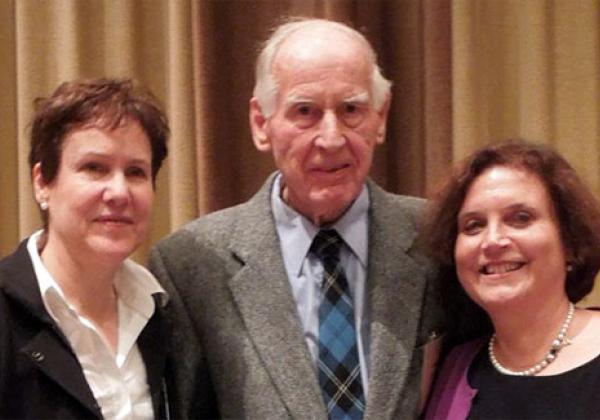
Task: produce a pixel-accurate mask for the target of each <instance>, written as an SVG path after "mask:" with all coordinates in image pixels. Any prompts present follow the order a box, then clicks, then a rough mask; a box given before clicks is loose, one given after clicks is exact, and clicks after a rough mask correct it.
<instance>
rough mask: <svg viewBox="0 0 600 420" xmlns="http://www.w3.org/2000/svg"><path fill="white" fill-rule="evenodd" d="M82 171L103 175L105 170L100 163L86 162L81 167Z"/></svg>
mask: <svg viewBox="0 0 600 420" xmlns="http://www.w3.org/2000/svg"><path fill="white" fill-rule="evenodd" d="M82 169H83V170H84V171H86V172H92V173H103V172H105V170H106V168H105V167H104V165H102V164H100V163H96V162H88V163H86V164H84V165H83V167H82Z"/></svg>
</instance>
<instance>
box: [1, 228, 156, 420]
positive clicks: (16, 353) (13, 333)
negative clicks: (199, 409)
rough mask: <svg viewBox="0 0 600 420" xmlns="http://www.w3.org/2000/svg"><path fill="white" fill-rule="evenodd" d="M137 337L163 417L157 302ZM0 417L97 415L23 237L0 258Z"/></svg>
mask: <svg viewBox="0 0 600 420" xmlns="http://www.w3.org/2000/svg"><path fill="white" fill-rule="evenodd" d="M156 307H157V309H156V311H155V312H154V315H153V316H152V318H151V319H150V320H149V321H148V324H147V325H146V327H145V328H144V330H143V331H142V332H141V334H140V336H139V338H138V341H137V342H138V346H139V349H140V352H141V354H142V358H143V360H144V363H145V365H146V372H147V377H148V379H147V380H148V385H149V387H150V394H151V396H152V403H153V407H154V413H155V416H156V417H157V418H165V417H167V415H166V412H165V410H166V409H167V408H168V404H165V401H166V400H165V398H166V389H165V386H164V383H165V381H164V380H163V378H164V371H165V361H166V354H167V353H166V352H167V348H166V346H165V339H164V338H165V337H166V336H167V335H168V334H167V329H168V328H167V324H166V320H165V318H164V317H163V316H162V314H161V308H160V305H156ZM0 418H3V419H4V418H11V419H13V418H14V419H16V418H29V419H33V418H35V419H46V418H53V419H59V418H60V419H101V418H102V412H101V410H100V406H99V405H98V404H97V402H96V400H95V398H94V396H93V394H92V391H91V389H90V387H89V385H88V383H87V381H86V379H85V376H84V375H83V371H82V369H81V365H80V364H79V362H78V360H77V357H76V356H75V354H74V353H73V351H72V349H71V347H70V345H69V342H68V341H67V339H66V338H65V336H64V335H63V333H62V332H61V330H60V329H59V327H58V325H57V324H56V323H55V322H54V320H53V319H52V317H51V316H50V315H49V314H48V312H47V311H46V308H45V307H44V303H43V301H42V296H41V294H40V290H39V287H38V284H37V280H36V277H35V272H34V269H33V265H32V263H31V259H30V257H29V254H28V252H27V241H26V240H25V241H23V242H22V243H21V244H20V245H19V247H18V248H17V250H16V251H15V252H14V253H13V254H12V255H9V256H8V257H6V258H5V259H3V260H2V261H0Z"/></svg>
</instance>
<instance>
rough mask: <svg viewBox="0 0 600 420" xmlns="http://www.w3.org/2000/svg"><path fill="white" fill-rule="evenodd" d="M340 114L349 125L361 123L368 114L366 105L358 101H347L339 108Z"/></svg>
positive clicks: (354, 125)
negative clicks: (357, 102)
mask: <svg viewBox="0 0 600 420" xmlns="http://www.w3.org/2000/svg"><path fill="white" fill-rule="evenodd" d="M338 115H339V116H340V118H341V119H342V121H344V123H345V124H346V125H347V126H348V127H356V126H358V125H360V124H361V123H362V122H363V120H364V119H365V116H366V107H364V106H362V105H360V104H356V103H352V102H350V103H345V104H343V105H342V106H341V107H340V108H338Z"/></svg>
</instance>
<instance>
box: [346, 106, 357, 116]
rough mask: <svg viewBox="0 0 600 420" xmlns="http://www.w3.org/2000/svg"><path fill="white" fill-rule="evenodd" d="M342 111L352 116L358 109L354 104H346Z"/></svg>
mask: <svg viewBox="0 0 600 420" xmlns="http://www.w3.org/2000/svg"><path fill="white" fill-rule="evenodd" d="M344 111H345V112H346V114H353V113H356V112H357V111H358V107H357V106H356V105H355V104H346V105H344Z"/></svg>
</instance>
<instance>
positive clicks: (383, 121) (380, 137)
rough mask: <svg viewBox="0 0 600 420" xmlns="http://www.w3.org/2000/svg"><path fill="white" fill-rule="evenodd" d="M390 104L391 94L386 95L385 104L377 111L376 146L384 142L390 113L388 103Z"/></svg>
mask: <svg viewBox="0 0 600 420" xmlns="http://www.w3.org/2000/svg"><path fill="white" fill-rule="evenodd" d="M391 102H392V94H391V93H388V94H387V96H386V98H385V102H384V103H383V105H382V106H381V108H380V109H379V110H378V111H377V115H378V116H379V126H378V127H377V139H376V140H377V144H382V143H383V142H384V141H385V130H386V127H387V118H388V113H389V112H390V103H391Z"/></svg>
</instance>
